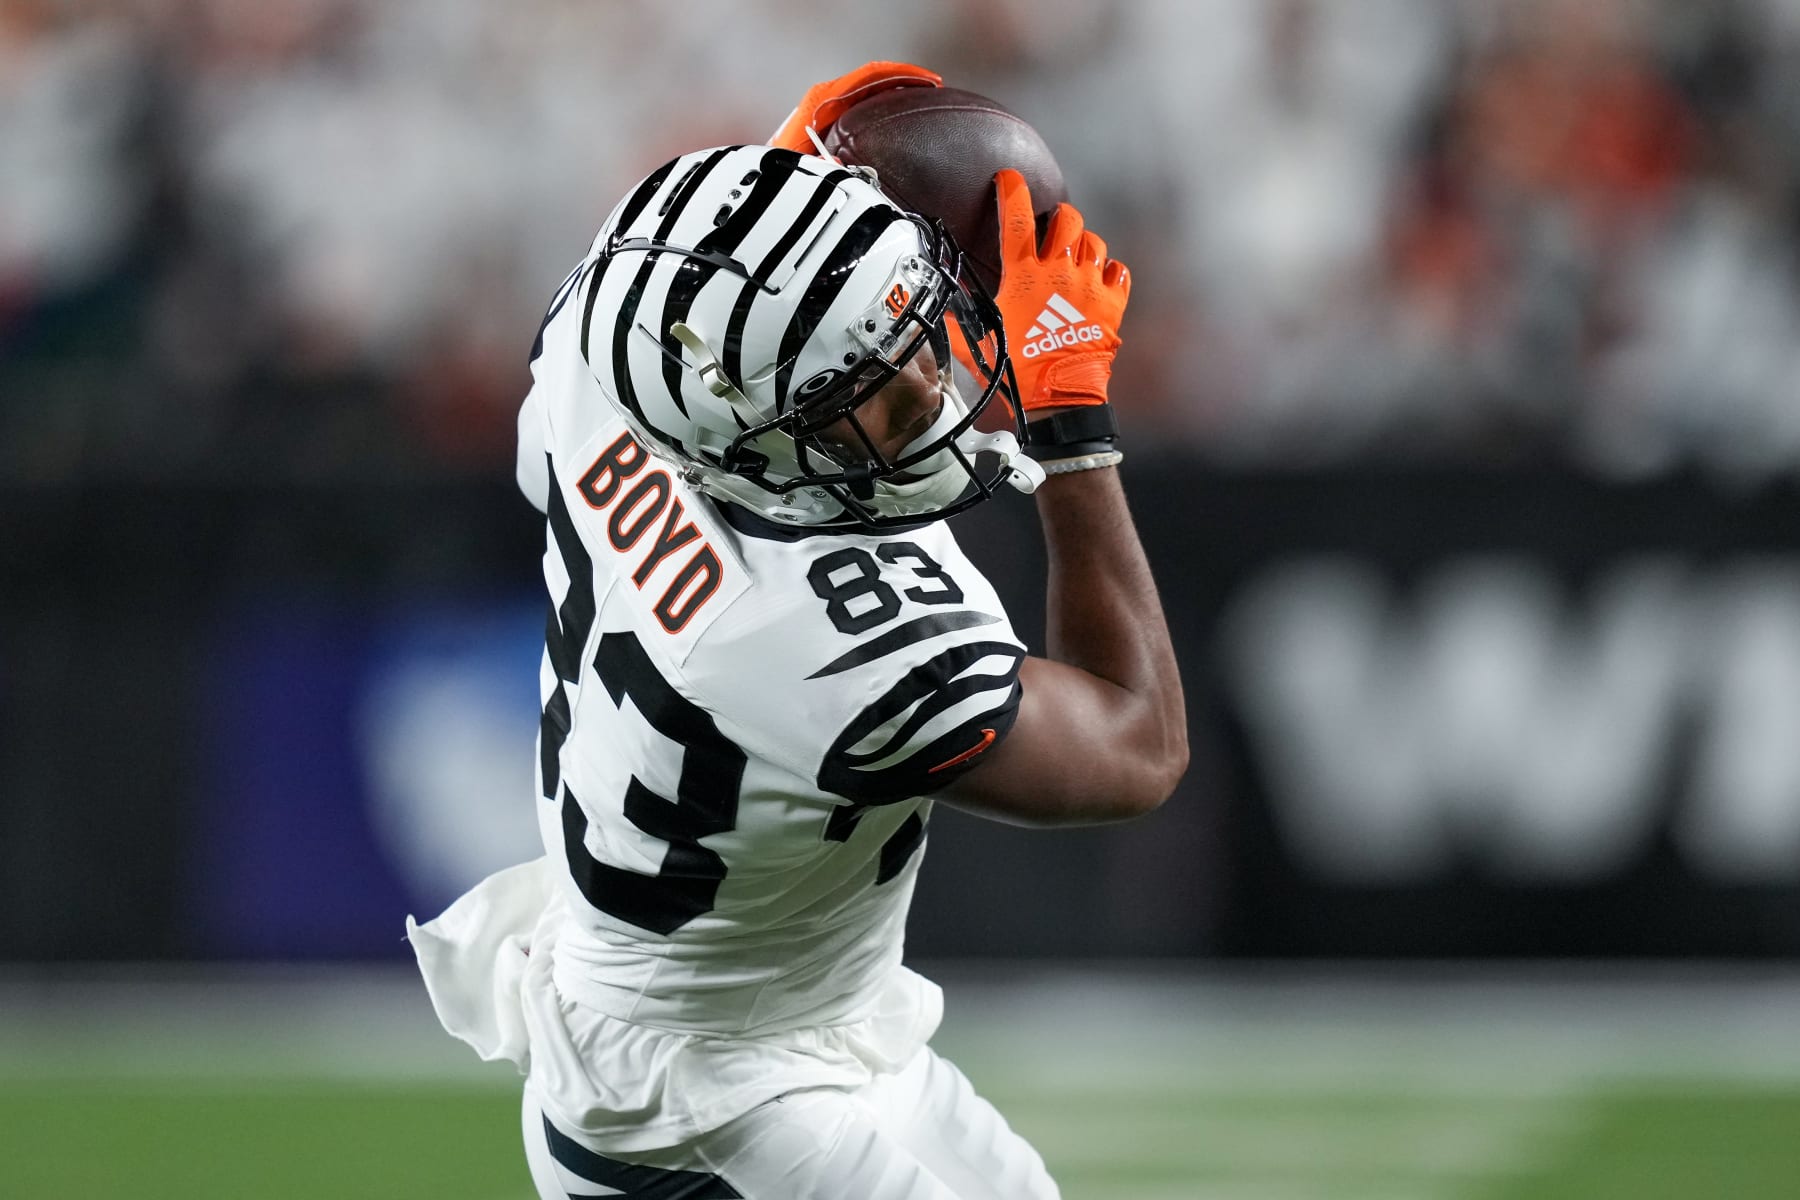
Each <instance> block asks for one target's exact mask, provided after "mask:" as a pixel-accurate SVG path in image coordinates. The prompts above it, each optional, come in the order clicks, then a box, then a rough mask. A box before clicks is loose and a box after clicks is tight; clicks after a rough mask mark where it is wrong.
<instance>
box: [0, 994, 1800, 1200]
mask: <svg viewBox="0 0 1800 1200" xmlns="http://www.w3.org/2000/svg"><path fill="white" fill-rule="evenodd" d="M950 995H951V1004H952V1007H951V1017H950V1018H949V1019H948V1020H947V1023H946V1027H945V1031H944V1033H943V1034H941V1035H940V1038H939V1045H940V1047H941V1048H942V1049H944V1050H945V1051H946V1052H948V1053H950V1054H951V1055H952V1057H954V1058H956V1059H957V1061H959V1062H960V1063H961V1064H962V1065H963V1066H964V1067H965V1069H966V1070H967V1071H968V1073H969V1074H970V1076H971V1078H973V1079H974V1080H975V1082H976V1084H977V1086H978V1087H980V1088H981V1090H982V1091H983V1092H984V1093H986V1094H987V1095H988V1096H989V1097H990V1098H991V1099H993V1100H994V1101H995V1102H996V1103H997V1104H998V1105H999V1106H1000V1108H1001V1109H1002V1111H1003V1112H1005V1113H1007V1115H1008V1116H1009V1117H1010V1118H1011V1119H1012V1121H1013V1123H1014V1125H1015V1126H1016V1127H1017V1128H1019V1129H1020V1130H1021V1131H1022V1132H1024V1133H1025V1134H1027V1135H1028V1136H1029V1137H1031V1138H1032V1140H1033V1141H1034V1142H1035V1143H1036V1144H1037V1145H1038V1147H1039V1148H1040V1150H1042V1152H1043V1153H1044V1156H1045V1158H1046V1159H1047V1160H1048V1161H1049V1163H1050V1165H1051V1167H1052V1170H1053V1172H1054V1173H1055V1174H1056V1176H1057V1177H1058V1179H1059V1181H1060V1182H1061V1183H1062V1186H1063V1190H1064V1194H1065V1196H1067V1197H1069V1200H1327V1198H1329V1200H1565V1198H1566V1200H1576V1198H1580V1200H1610V1198H1613V1197H1618V1198H1620V1200H1625V1198H1628V1197H1629V1198H1631V1200H1660V1198H1665V1197H1666V1198H1668V1200H1693V1198H1695V1197H1701V1196H1704V1197H1720V1198H1726V1200H1795V1198H1796V1197H1800V1021H1797V1020H1796V1019H1795V1018H1796V1014H1797V1010H1800V987H1796V986H1794V985H1792V984H1783V985H1780V986H1772V985H1760V986H1749V987H1745V986H1735V987H1714V986H1698V987H1694V986H1686V985H1684V986H1681V987H1677V988H1667V987H1652V988H1647V989H1640V988H1636V987H1620V986H1616V985H1601V986H1595V987H1577V988H1569V987H1564V986H1560V985H1559V986H1555V987H1551V988H1547V989H1546V988H1537V987H1531V986H1493V985H1482V986H1469V985H1454V986H1444V985H1438V984H1430V983H1427V984H1422V985H1415V984H1383V985H1379V986H1371V985H1365V984H1359V983H1356V982H1354V981H1344V980H1331V979H1323V980H1321V979H1289V980H1283V981H1276V982H1268V981H1264V982H1257V983H1251V984H1244V983H1231V984H1218V983H1185V982H1171V981H1168V980H1162V981H1140V982H1137V983H1121V982H1105V981H1104V980H1102V979H1099V978H1096V977H1092V976H1085V975H1078V974H1068V975H1061V976H1055V977H1042V978H1036V979H1030V980H1022V981H1020V982H1018V983H1015V984H1011V985H1007V986H992V985H969V986H967V987H959V986H957V985H956V984H954V983H953V984H952V985H951V987H950ZM959 997H961V999H960V1000H959ZM465 1058H467V1059H468V1061H467V1062H465V1061H464V1059H465ZM517 1122H518V1109H517V1095H516V1092H515V1091H514V1089H513V1085H512V1081H511V1079H510V1078H509V1075H508V1073H507V1072H506V1071H505V1070H501V1069H497V1068H492V1067H484V1066H483V1065H482V1064H478V1063H475V1062H474V1061H473V1059H472V1057H471V1056H467V1055H466V1053H461V1052H460V1048H459V1047H457V1046H456V1045H455V1044H454V1043H451V1042H449V1041H448V1039H444V1038H442V1037H441V1035H436V1034H435V1027H433V1026H432V1025H431V1018H430V1015H429V1012H428V1010H426V1009H425V1008H424V1007H423V1001H422V998H421V997H419V996H417V995H416V994H415V993H414V992H413V990H412V986H411V983H410V981H409V980H406V979H405V978H404V977H398V976H395V977H387V976H381V977H375V976H354V977H344V978H331V979H326V980H319V979H310V978H309V979H304V980H300V981H298V982H295V981H292V980H288V981H282V980H275V981H268V980H265V981H260V982H256V983H253V984H251V985H248V986H246V985H242V984H240V983H227V984H218V983H206V984H201V983H178V984H175V985H161V986H157V987H150V988H147V989H138V988H132V987H129V986H121V985H118V984H117V983H114V982H109V983H106V984H104V985H101V986H99V987H98V988H93V987H87V986H84V985H62V986H59V987H57V988H55V989H43V988H18V987H14V988H11V989H0V1196H4V1197H7V1198H9V1200H40V1198H42V1200H50V1198H55V1200H65V1198H68V1197H102V1196H106V1197H111V1196H119V1197H127V1196H129V1197H132V1198H134V1200H152V1198H158V1200H160V1198H162V1197H170V1198H174V1197H181V1198H183V1200H208V1198H212V1197H220V1198H223V1197H234V1198H236V1197H259V1198H268V1200H288V1198H290V1197H293V1198H299V1197H308V1198H317V1197H332V1198H335V1200H351V1198H361V1197H367V1198H370V1200H413V1198H417V1200H427V1198H429V1200H506V1198H515V1200H527V1198H529V1197H531V1195H532V1193H531V1190H530V1187H529V1184H528V1183H527V1181H526V1178H525V1173H524V1168H523V1164H522V1161H521V1158H520V1155H519V1152H518V1149H517V1140H516V1139H517ZM846 1200H851V1198H846Z"/></svg>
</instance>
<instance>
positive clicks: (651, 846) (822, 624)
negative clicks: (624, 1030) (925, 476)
mask: <svg viewBox="0 0 1800 1200" xmlns="http://www.w3.org/2000/svg"><path fill="white" fill-rule="evenodd" d="M573 280H574V277H571V284H572V283H573ZM572 290H575V289H573V288H572V287H565V295H564V301H566V300H567V293H568V292H570V291H572ZM579 308H580V304H579V296H577V298H576V302H574V303H567V302H563V303H559V304H558V305H557V306H554V307H553V309H552V312H551V316H550V317H549V318H548V319H547V320H546V323H545V326H544V329H543V331H542V334H541V341H540V346H539V349H538V353H537V354H536V356H535V357H534V360H533V364H532V369H533V373H534V377H535V382H534V386H533V389H532V394H531V397H530V399H528V401H527V402H526V406H525V409H524V411H523V412H522V414H521V420H520V428H521V459H520V469H519V477H520V482H521V485H522V486H523V487H524V488H525V490H526V492H527V494H528V495H531V496H532V498H533V499H534V501H536V502H537V503H538V504H539V507H541V508H543V509H544V510H545V511H546V513H547V515H548V525H549V536H548V546H547V550H546V553H545V557H544V574H545V578H546V580H547V582H548V585H549V592H550V606H551V613H550V616H549V620H548V627H547V631H546V638H545V643H546V644H545V654H544V659H543V664H542V678H541V683H542V687H541V692H542V700H543V721H542V725H541V728H540V733H539V747H538V751H539V753H538V783H539V790H538V794H539V797H540V803H539V814H540V826H541V828H542V831H543V835H544V841H545V846H546V849H547V851H548V852H549V854H550V855H551V857H552V858H553V859H555V860H556V861H558V862H560V863H562V864H564V865H565V867H566V870H565V871H564V873H563V885H564V888H563V890H564V893H565V899H566V900H567V902H568V907H569V910H570V912H571V914H572V919H571V921H570V927H569V928H566V929H565V930H564V931H563V933H562V935H561V937H560V938H559V940H558V943H557V946H556V956H557V961H556V965H555V972H556V982H557V985H558V987H559V989H561V990H562V991H564V992H565V993H567V994H569V995H571V996H573V997H575V998H577V999H579V1000H581V1001H583V1002H584V1003H588V1004H590V1005H592V1006H593V1007H595V1008H598V1009H600V1010H601V1011H603V1012H606V1013H608V1014H610V1015H613V1016H616V1017H621V1018H624V1019H626V1020H632V1021H637V1022H641V1023H643V1024H646V1025H652V1026H658V1027H662V1028H668V1029H683V1030H703V1031H711V1032H718V1033H734V1034H751V1033H757V1032H763V1031H770V1030H779V1029H792V1028H797V1027H800V1026H803V1025H818V1024H831V1023H834V1022H839V1021H843V1020H849V1019H854V1018H855V1017H856V1016H857V1015H858V1014H859V1013H862V1012H863V1011H865V1010H866V1009H867V1007H868V1006H869V1005H870V1004H871V1003H873V1002H874V998H875V997H876V996H877V994H878V993H879V991H880V989H881V987H882V986H883V984H884V983H885V982H886V981H887V979H888V977H889V975H890V974H891V972H892V971H893V970H894V969H895V968H897V967H898V964H899V961H900V956H901V948H902V941H903V931H904V924H905V919H906V911H907V907H908V903H909V900H910V897H911V894H912V888H913V882H914V877H915V875H916V873H917V871H918V866H919V860H920V850H921V848H922V846H923V844H924V841H925V830H926V824H927V822H928V820H929V819H930V813H931V802H930V800H928V799H924V798H923V797H925V796H927V795H929V794H930V793H932V792H934V791H936V790H938V789H940V788H941V787H943V786H944V785H945V784H946V783H948V782H949V781H950V780H951V779H953V778H955V777H956V776H957V775H958V774H960V773H961V772H962V771H964V770H967V769H970V768H971V767H973V766H974V765H976V764H977V763H979V762H980V761H981V755H982V753H983V752H984V751H985V750H987V749H988V748H989V747H990V746H992V745H993V744H994V743H995V742H996V741H998V740H999V739H1000V738H1002V737H1004V736H1005V735H1006V732H1007V730H1008V729H1009V728H1010V726H1011V723H1012V721H1013V718H1014V716H1015V714H1016V710H1017V705H1018V699H1019V684H1018V669H1019V663H1020V661H1021V659H1022V657H1023V655H1024V649H1023V647H1022V646H1021V644H1020V642H1019V641H1018V639H1017V637H1016V636H1015V635H1014V633H1013V630H1012V627H1011V625H1010V623H1009V622H1008V621H1007V619H1006V616H1005V614H1004V612H1003V611H1002V609H1001V606H1000V603H999V600H998V597H997V596H996V595H995V593H994V590H993V588H992V586H991V585H990V584H989V583H988V581H987V580H986V579H985V578H984V577H983V576H982V575H981V573H980V572H979V571H978V570H976V568H975V567H974V565H973V564H972V563H971V562H970V561H969V560H968V558H967V557H965V556H964V555H963V553H962V551H961V550H960V548H959V547H958V546H957V544H956V541H955V539H954V538H953V537H952V535H951V533H950V531H949V529H948V527H947V526H946V525H945V524H944V523H942V522H938V523H936V524H933V525H928V526H925V527H922V528H919V529H914V530H910V531H906V532H901V533H891V534H879V535H877V534H870V533H859V532H857V533H845V532H821V531H818V530H805V529H796V528H790V527H783V526H776V525H773V524H771V523H769V522H767V521H766V520H764V519H763V518H761V517H758V516H756V515H754V514H751V513H749V512H748V511H747V510H745V509H742V508H739V507H737V506H735V505H730V504H722V503H717V502H715V501H713V500H712V499H710V498H708V497H706V496H704V495H702V494H700V493H698V492H697V491H695V490H694V489H692V488H691V487H689V486H688V485H687V484H686V483H684V482H683V480H682V478H681V476H680V473H679V471H678V470H677V469H676V468H674V467H673V466H671V465H670V464H669V463H667V462H665V461H663V460H661V459H659V458H657V457H656V456H654V455H653V454H651V453H649V452H648V451H647V450H646V449H645V448H644V447H643V446H642V445H640V444H639V443H638V442H637V441H635V440H633V438H632V436H631V434H630V433H629V431H628V430H627V429H626V427H625V425H624V423H623V421H622V420H621V419H620V418H619V417H618V416H617V415H616V414H615V412H614V410H613V408H612V406H611V405H610V404H609V403H608V402H607V400H606V398H605V397H604V396H603V395H602V394H601V392H600V390H599V388H598V385H597V384H596V383H595V382H594V380H593V377H592V375H591V374H590V373H589V371H588V368H587V364H586V362H585V361H584V359H583V357H582V355H581V354H580V352H579V349H578V347H577V345H576V341H577V339H578V338H579V337H580V326H581V321H580V319H579V314H578V312H577V310H578V309H579Z"/></svg>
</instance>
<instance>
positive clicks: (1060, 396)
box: [994, 171, 1131, 413]
mask: <svg viewBox="0 0 1800 1200" xmlns="http://www.w3.org/2000/svg"><path fill="white" fill-rule="evenodd" d="M994 188H995V193H996V195H997V197H998V200H999V206H1000V288H999V293H998V294H997V295H996V296H995V297H994V299H995V302H996V303H997V304H998V306H999V308H1000V315H1001V318H1002V319H1003V320H1004V321H1005V325H1006V344H1007V348H1008V349H1009V351H1010V352H1011V355H1012V364H1013V373H1014V375H1015V376H1016V377H1017V379H1018V383H1019V400H1020V403H1021V404H1023V405H1024V408H1025V411H1026V412H1028V413H1029V412H1032V411H1034V410H1040V409H1049V408H1064V407H1068V406H1075V405H1092V404H1105V403H1106V386H1107V382H1108V380H1110V379H1111V378H1112V363H1113V355H1115V354H1117V353H1118V351H1119V344H1120V342H1119V323H1120V322H1121V321H1123V320H1124V318H1125V303H1126V301H1127V300H1128V299H1129V298H1130V296H1131V272H1130V271H1128V270H1127V269H1126V267H1125V264H1124V263H1122V262H1117V261H1115V260H1113V259H1110V258H1108V257H1106V243H1105V242H1104V241H1102V240H1100V238H1099V236H1098V235H1096V234H1093V233H1090V232H1088V230H1087V229H1086V228H1085V226H1084V224H1083V222H1082V219H1081V214H1080V213H1079V212H1077V211H1075V208H1074V207H1073V206H1072V205H1069V204H1059V205H1057V206H1056V210H1055V212H1053V213H1052V214H1051V216H1050V220H1049V223H1048V224H1047V225H1046V227H1045V229H1044V238H1043V242H1042V243H1041V244H1040V243H1039V241H1038V237H1037V224H1036V218H1035V217H1034V216H1033V215H1032V207H1031V194H1030V192H1029V191H1027V190H1026V187H1025V179H1024V177H1023V176H1022V175H1020V174H1019V173H1018V172H1017V171H1001V172H1000V173H999V174H997V175H995V176H994Z"/></svg>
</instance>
